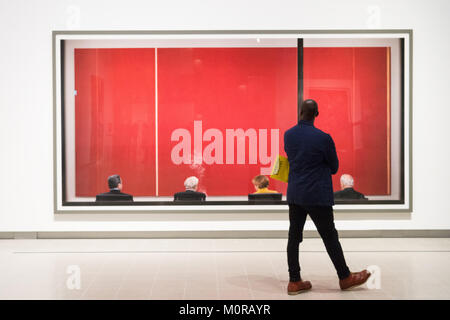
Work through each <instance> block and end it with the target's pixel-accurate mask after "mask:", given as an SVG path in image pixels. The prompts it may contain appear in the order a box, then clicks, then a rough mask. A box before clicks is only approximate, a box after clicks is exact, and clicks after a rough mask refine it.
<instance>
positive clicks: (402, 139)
mask: <svg viewBox="0 0 450 320" xmlns="http://www.w3.org/2000/svg"><path fill="white" fill-rule="evenodd" d="M400 99H401V102H400V110H401V111H400V119H401V121H400V145H401V148H400V168H401V170H400V201H401V202H402V203H405V39H404V38H401V39H400ZM410 179H411V177H410ZM409 201H411V199H409ZM410 205H411V204H410Z"/></svg>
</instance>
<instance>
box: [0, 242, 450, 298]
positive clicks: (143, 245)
mask: <svg viewBox="0 0 450 320" xmlns="http://www.w3.org/2000/svg"><path fill="white" fill-rule="evenodd" d="M341 243H342V246H343V248H344V251H345V255H346V259H347V263H348V265H349V267H350V269H351V270H352V271H359V270H362V269H363V268H366V267H368V266H371V267H370V268H372V269H373V270H375V271H374V275H375V274H376V279H375V278H373V279H370V283H369V284H368V285H364V286H362V287H359V288H356V289H354V290H352V291H346V292H342V291H340V290H339V285H338V279H337V277H336V274H335V271H334V269H333V266H332V264H331V261H330V260H329V258H328V256H327V253H326V252H325V249H324V246H323V244H322V242H321V240H320V239H305V240H304V242H303V243H302V244H301V253H300V259H301V265H302V269H303V272H302V276H303V278H304V279H307V280H310V281H311V282H312V285H313V288H312V290H311V291H309V292H305V293H302V294H299V295H296V296H288V295H287V294H286V286H287V282H288V275H287V265H286V252H285V247H286V239H101V240H100V239H65V240H64V239H46V240H44V239H42V240H41V239H40V240H0V260H1V261H2V263H1V264H0V299H186V300H189V299H201V300H206V299H220V300H222V299H223V300H227V299H300V300H302V299H305V300H306V299H450V276H449V275H448V270H450V239H447V238H445V239H444V238H429V239H428V238H427V239H426V238H413V239H405V238H394V239H387V238H383V239H378V238H365V239H355V238H347V239H341Z"/></svg>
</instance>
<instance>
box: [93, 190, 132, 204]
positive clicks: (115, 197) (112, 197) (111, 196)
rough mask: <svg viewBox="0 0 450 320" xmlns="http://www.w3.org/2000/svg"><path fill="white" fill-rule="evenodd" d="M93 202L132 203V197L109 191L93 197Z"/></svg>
mask: <svg viewBox="0 0 450 320" xmlns="http://www.w3.org/2000/svg"><path fill="white" fill-rule="evenodd" d="M95 201H133V196H132V195H131V194H126V193H123V192H120V191H119V190H111V191H109V192H105V193H100V194H98V195H97V196H96V197H95Z"/></svg>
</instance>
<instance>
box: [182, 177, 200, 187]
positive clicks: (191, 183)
mask: <svg viewBox="0 0 450 320" xmlns="http://www.w3.org/2000/svg"><path fill="white" fill-rule="evenodd" d="M184 187H185V188H186V190H192V191H197V187H198V178H197V177H194V176H192V177H189V178H187V179H186V180H184Z"/></svg>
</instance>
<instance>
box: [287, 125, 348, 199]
mask: <svg viewBox="0 0 450 320" xmlns="http://www.w3.org/2000/svg"><path fill="white" fill-rule="evenodd" d="M284 150H285V151H286V154H287V156H288V160H289V183H288V190H287V201H288V203H294V204H297V205H312V206H332V205H334V197H333V185H332V181H331V175H332V174H335V173H336V172H337V170H338V168H339V161H338V158H337V154H336V149H335V146H334V142H333V139H332V138H331V136H330V135H329V134H327V133H325V132H323V131H321V130H319V129H317V128H315V127H314V124H313V122H312V121H305V120H300V121H299V123H298V125H296V126H294V127H292V128H290V129H289V130H287V131H286V132H285V134H284Z"/></svg>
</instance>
